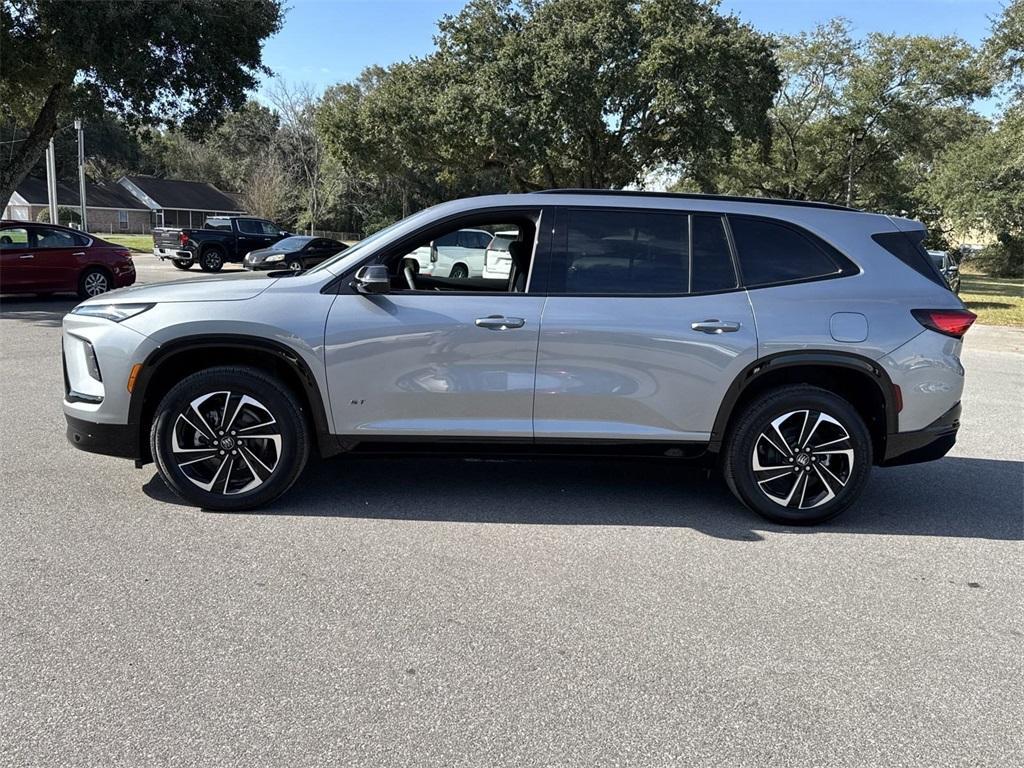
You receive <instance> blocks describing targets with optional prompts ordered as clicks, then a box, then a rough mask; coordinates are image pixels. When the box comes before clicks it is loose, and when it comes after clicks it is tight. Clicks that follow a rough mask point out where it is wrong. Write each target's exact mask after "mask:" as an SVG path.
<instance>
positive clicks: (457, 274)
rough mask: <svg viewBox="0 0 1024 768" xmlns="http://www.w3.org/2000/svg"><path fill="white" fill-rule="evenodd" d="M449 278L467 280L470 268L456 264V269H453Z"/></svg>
mask: <svg viewBox="0 0 1024 768" xmlns="http://www.w3.org/2000/svg"><path fill="white" fill-rule="evenodd" d="M448 277H450V278H452V279H453V280H465V279H466V278H467V277H469V267H467V266H466V265H465V264H456V265H455V266H454V267H452V271H451V273H450V274H449V275H448Z"/></svg>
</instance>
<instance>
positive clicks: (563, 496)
mask: <svg viewBox="0 0 1024 768" xmlns="http://www.w3.org/2000/svg"><path fill="white" fill-rule="evenodd" d="M144 491H145V492H146V493H147V495H149V496H150V497H151V498H154V499H158V500H160V501H167V502H171V503H177V504H183V503H184V502H182V501H181V500H180V499H178V498H177V497H176V496H175V495H174V494H173V493H172V492H171V491H170V490H169V489H168V488H167V487H166V486H165V485H164V483H163V481H162V480H161V479H160V477H159V476H158V475H154V476H153V477H152V479H151V480H150V481H149V482H148V483H147V484H146V485H145V487H144ZM1022 510H1024V462H1019V461H998V460H994V459H975V458H961V457H949V458H946V459H943V460H941V461H937V462H932V463H929V464H921V465H917V466H911V467H894V468H889V469H876V470H875V472H874V474H873V476H872V479H871V481H870V483H869V486H868V488H867V490H866V492H865V494H864V496H863V497H862V499H861V500H860V502H859V503H858V504H857V505H856V506H855V507H854V508H853V509H851V510H848V511H847V512H846V513H845V514H843V515H842V516H840V517H839V518H838V519H836V520H835V521H832V522H829V523H826V524H824V525H822V526H818V527H815V528H800V527H794V526H779V525H773V524H772V523H769V522H767V521H765V520H763V519H762V518H760V517H757V516H756V515H755V514H754V513H752V512H750V511H749V510H747V509H745V508H744V507H743V506H742V505H741V504H740V503H739V502H737V501H736V500H735V499H734V498H733V497H732V495H731V494H730V493H729V491H728V490H727V489H726V488H725V486H724V484H723V483H722V482H721V481H720V480H719V479H718V477H717V475H713V476H711V477H710V478H709V476H708V473H707V472H705V471H701V470H697V469H693V468H689V467H681V466H679V465H675V464H671V463H665V462H660V463H656V462H640V461H611V460H604V461H599V462H595V461H584V460H578V459H515V460H464V459H454V458H423V457H417V458H413V459H409V458H402V459H397V460H396V459H390V458H385V457H380V456H376V457H373V456H359V457H356V456H352V457H344V456H343V457H339V458H335V459H331V460H329V461H316V462H314V463H312V464H311V466H310V467H309V468H308V469H307V471H306V473H305V474H304V476H303V477H302V478H301V479H300V481H299V482H298V483H297V484H296V486H295V487H294V488H293V489H292V490H291V491H289V492H288V493H287V494H286V495H285V496H284V497H283V498H281V499H280V500H279V501H278V502H276V503H275V504H273V505H272V506H271V507H269V508H267V509H265V510H256V511H252V512H243V513H236V514H269V515H302V516H306V517H347V518H366V519H386V520H409V521H443V522H469V523H499V524H519V525H524V524H525V525H531V524H543V525H624V526H665V527H688V528H692V529H694V530H697V531H700V532H702V533H704V534H706V535H708V536H714V537H717V538H723V539H730V540H736V541H759V540H761V539H762V538H763V537H762V535H761V532H787V533H801V534H811V533H860V534H881V535H905V536H944V537H957V538H983V539H1000V540H1021V539H1024V511H1022ZM214 514H221V513H214Z"/></svg>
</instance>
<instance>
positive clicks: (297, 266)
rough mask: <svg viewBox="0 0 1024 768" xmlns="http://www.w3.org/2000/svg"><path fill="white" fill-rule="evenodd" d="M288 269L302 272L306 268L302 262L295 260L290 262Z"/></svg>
mask: <svg viewBox="0 0 1024 768" xmlns="http://www.w3.org/2000/svg"><path fill="white" fill-rule="evenodd" d="M288 269H290V270H291V271H292V272H301V271H302V270H304V269H305V267H304V266H302V262H301V261H299V260H298V259H293V260H292V261H289V262H288Z"/></svg>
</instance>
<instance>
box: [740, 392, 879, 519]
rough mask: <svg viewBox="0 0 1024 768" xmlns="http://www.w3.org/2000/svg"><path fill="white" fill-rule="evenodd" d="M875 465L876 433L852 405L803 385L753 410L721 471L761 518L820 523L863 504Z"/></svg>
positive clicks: (752, 406)
mask: <svg viewBox="0 0 1024 768" xmlns="http://www.w3.org/2000/svg"><path fill="white" fill-rule="evenodd" d="M872 460H873V457H872V450H871V435H870V434H869V432H868V429H867V427H866V426H865V425H864V421H863V420H862V419H861V417H860V415H859V414H858V413H857V411H856V410H855V409H854V408H853V406H852V405H850V404H849V403H848V402H847V401H846V400H844V399H843V398H841V397H838V396H836V395H834V394H832V393H831V392H828V391H827V390H824V389H821V388H819V387H812V386H809V385H804V384H800V385H793V386H787V387H783V388H780V389H776V390H772V391H771V392H768V393H766V394H764V395H762V396H760V397H759V398H757V399H756V400H754V401H753V402H752V403H750V405H749V406H747V408H746V409H745V410H744V411H743V413H742V414H741V415H740V417H739V420H738V421H737V422H736V425H735V427H734V428H733V429H732V430H731V432H730V434H729V437H728V440H727V442H726V445H725V450H724V451H723V466H722V470H723V474H724V477H725V482H726V484H727V485H728V486H729V490H731V491H732V492H733V494H734V495H735V496H736V497H737V498H738V499H739V500H740V501H742V502H743V503H744V504H745V505H746V506H748V507H749V508H750V509H752V510H754V511H755V512H757V513H758V514H759V515H761V516H762V517H766V518H768V519H769V520H772V521H773V522H776V523H782V524H784V525H813V524H815V523H821V522H824V521H825V520H829V519H831V518H833V517H835V516H836V515H838V514H839V513H840V512H842V511H844V510H845V509H846V508H847V507H849V506H850V505H851V504H853V503H854V502H855V501H856V500H857V498H858V497H859V496H860V494H861V492H862V491H863V490H864V486H865V485H866V484H867V481H868V477H869V476H870V474H871V464H872Z"/></svg>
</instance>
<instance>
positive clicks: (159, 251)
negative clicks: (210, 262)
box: [153, 246, 195, 261]
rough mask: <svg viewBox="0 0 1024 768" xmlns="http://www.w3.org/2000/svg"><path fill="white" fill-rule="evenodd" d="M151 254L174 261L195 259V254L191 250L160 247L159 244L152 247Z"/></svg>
mask: <svg viewBox="0 0 1024 768" xmlns="http://www.w3.org/2000/svg"><path fill="white" fill-rule="evenodd" d="M153 255H154V256H156V257H157V258H158V259H171V260H174V261H192V260H193V259H195V254H193V253H192V251H182V250H179V249H176V248H173V249H172V248H160V247H159V246H157V247H154V248H153Z"/></svg>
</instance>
